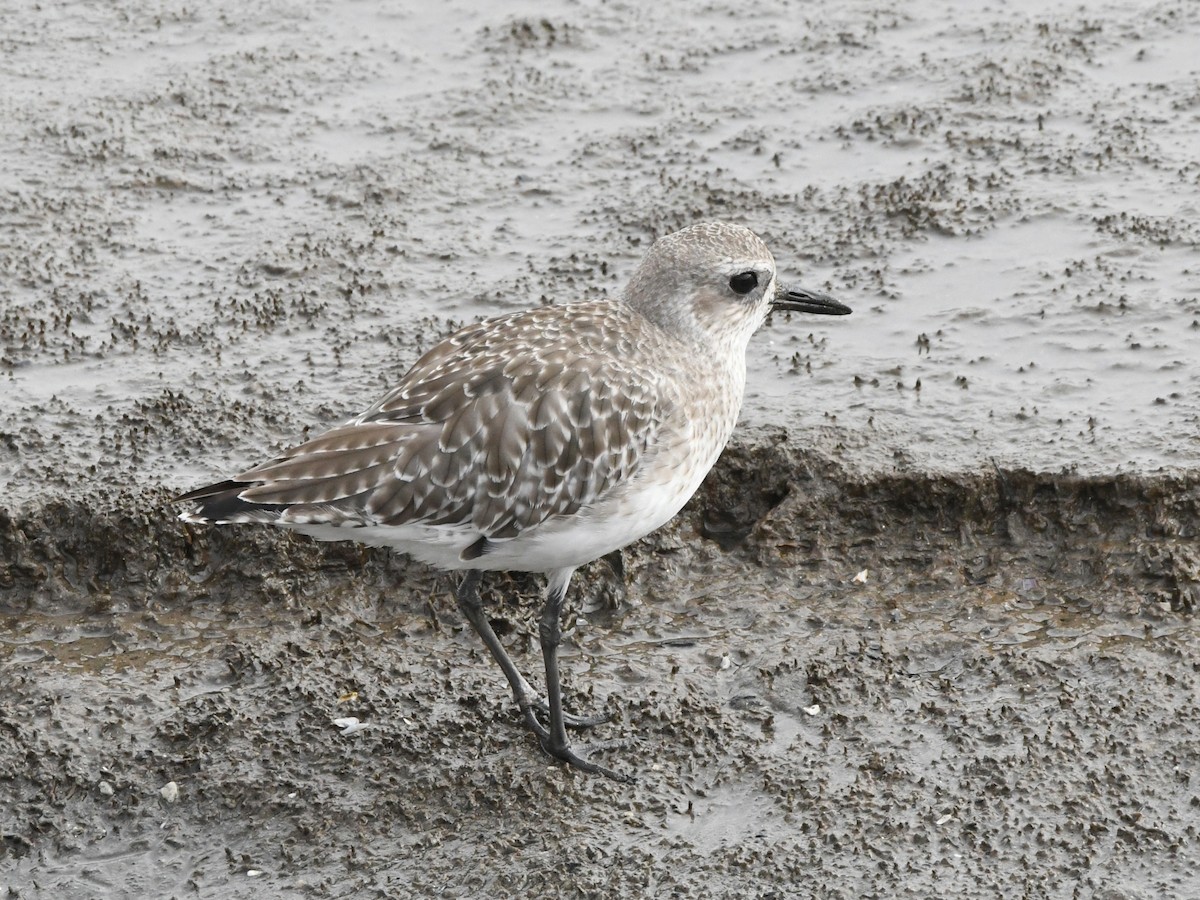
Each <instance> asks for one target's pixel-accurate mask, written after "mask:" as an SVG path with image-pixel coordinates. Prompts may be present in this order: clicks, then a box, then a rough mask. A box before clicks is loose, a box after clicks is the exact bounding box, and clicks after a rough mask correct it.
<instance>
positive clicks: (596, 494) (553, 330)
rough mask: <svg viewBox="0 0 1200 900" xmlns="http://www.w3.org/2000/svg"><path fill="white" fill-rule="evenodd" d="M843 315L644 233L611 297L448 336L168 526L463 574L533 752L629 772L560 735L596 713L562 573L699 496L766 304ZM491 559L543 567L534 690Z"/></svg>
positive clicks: (461, 599) (706, 243)
mask: <svg viewBox="0 0 1200 900" xmlns="http://www.w3.org/2000/svg"><path fill="white" fill-rule="evenodd" d="M850 311H851V310H850V308H849V307H848V306H846V305H844V304H842V303H841V302H839V301H837V300H835V299H833V298H832V297H830V296H829V295H827V294H824V293H821V292H819V291H814V290H809V289H805V288H802V287H798V286H797V287H784V286H783V285H782V284H781V283H780V281H779V280H778V278H777V276H776V267H775V260H774V258H773V257H772V255H771V252H770V250H769V249H768V248H767V245H766V244H765V243H764V242H763V240H762V239H761V238H759V237H758V236H757V235H756V234H755V233H754V232H753V231H751V230H750V229H749V228H746V227H744V226H741V225H734V224H727V223H722V222H702V223H698V224H694V225H691V226H689V227H686V228H683V229H682V230H679V231H676V232H674V233H671V234H667V235H665V236H663V237H660V238H659V239H658V240H656V241H655V242H654V243H653V244H652V245H651V247H650V248H649V250H648V252H647V253H646V255H645V257H644V258H643V260H642V261H641V263H640V264H639V265H638V267H637V268H636V270H635V271H634V272H633V274H632V276H631V278H630V279H629V281H628V284H627V285H626V287H625V289H624V290H623V291H622V292H621V293H620V294H619V295H617V296H615V297H604V298H601V299H596V300H586V301H576V302H568V303H562V304H551V305H544V306H539V307H536V308H533V309H528V310H525V311H523V312H517V313H512V314H508V315H501V316H498V317H494V318H489V319H485V320H483V321H480V322H478V323H475V324H471V325H467V326H465V327H463V328H461V329H459V330H458V331H455V332H454V333H452V334H450V335H449V336H448V337H446V338H444V339H443V340H442V341H441V342H440V343H438V344H437V345H435V346H434V347H433V348H432V349H430V350H428V351H427V352H426V353H424V354H423V355H422V356H421V357H420V358H419V359H418V360H417V361H416V363H414V364H413V366H412V368H410V369H409V370H408V371H407V372H406V373H405V374H404V375H403V376H402V377H401V378H400V379H399V381H398V382H397V383H396V385H395V387H393V388H392V389H391V390H390V391H389V392H388V393H387V394H386V395H385V396H383V397H382V399H380V400H378V401H377V402H376V403H375V404H374V405H372V406H370V407H368V408H367V409H366V410H364V411H363V412H362V413H360V414H359V415H357V416H355V417H354V418H353V419H351V420H350V421H348V422H346V423H344V424H341V425H337V426H336V427H333V428H331V429H330V430H328V431H325V432H324V433H321V434H318V435H317V436H316V437H313V438H311V439H309V440H306V441H304V442H303V443H300V444H298V445H296V446H294V447H291V448H290V449H288V450H285V451H284V452H283V453H282V454H281V455H280V456H278V457H276V458H274V459H271V460H270V461H268V462H264V463H262V464H260V465H257V466H254V467H253V468H250V469H247V470H246V471H244V472H242V473H240V474H238V475H234V476H233V477H232V478H231V479H228V480H225V481H220V482H217V483H214V484H210V485H207V486H205V487H201V488H198V489H196V490H192V491H189V492H187V493H184V494H182V495H180V496H178V497H176V498H175V501H176V502H177V503H179V504H181V505H182V506H183V507H184V509H183V512H181V513H180V515H179V518H181V519H182V520H184V521H185V522H188V523H193V524H203V525H227V524H234V523H260V524H265V525H271V526H277V527H281V528H287V529H291V530H293V531H296V532H300V533H302V534H306V535H310V536H311V537H314V538H316V539H319V540H351V541H358V542H360V543H363V544H367V545H374V546H386V547H391V548H393V549H394V550H397V551H400V552H403V553H406V554H408V555H410V556H412V557H414V558H416V559H418V560H420V561H422V562H425V563H428V564H430V565H432V566H435V567H437V568H439V569H442V570H446V571H449V572H461V573H462V577H461V579H460V580H459V582H458V585H457V588H456V589H455V598H456V601H457V605H458V608H459V609H460V611H461V614H462V616H463V617H464V618H465V619H466V620H467V622H469V623H470V625H471V627H472V628H473V629H474V630H475V631H476V632H477V633H478V635H479V637H480V638H481V639H482V641H483V643H484V645H485V646H486V648H487V650H488V652H489V653H490V654H491V656H492V657H493V659H494V660H495V662H496V663H497V664H498V665H499V667H500V669H501V670H502V672H503V673H504V676H505V678H506V680H507V681H508V684H509V687H510V688H511V689H512V693H513V698H514V700H515V702H516V705H517V708H518V709H519V710H520V714H521V717H522V719H523V721H524V724H525V726H526V727H527V728H528V729H529V730H530V731H531V732H533V734H534V735H536V737H537V739H538V741H539V742H540V744H541V746H542V748H543V749H544V750H545V751H546V752H547V753H548V754H549V755H550V756H552V757H554V758H555V759H557V760H559V761H561V762H563V763H566V764H568V765H570V766H573V767H575V768H577V769H579V770H582V771H584V772H588V773H593V774H597V775H603V776H606V777H608V778H612V779H615V780H617V781H632V780H633V777H632V776H630V775H628V774H625V773H619V772H617V771H615V770H614V769H611V768H609V767H607V766H604V765H601V764H599V763H597V762H595V761H593V760H592V759H589V758H588V757H586V756H584V755H583V754H581V753H579V752H577V751H576V749H575V748H574V747H573V746H572V744H571V742H570V740H569V738H568V736H567V728H572V729H576V728H588V727H592V726H595V725H598V724H601V723H602V722H605V721H607V717H606V716H583V715H573V714H571V713H568V712H566V711H565V710H564V709H563V700H562V688H561V678H560V673H559V665H558V647H559V644H560V642H561V637H562V625H561V621H562V611H563V605H564V601H565V598H566V595H567V588H568V585H569V584H570V582H571V576H572V574H573V573H574V572H575V570H576V569H577V568H578V567H580V566H581V565H584V564H586V563H588V562H591V561H593V560H596V559H600V558H609V559H610V560H611V559H612V558H613V555H614V554H616V553H617V552H618V551H619V550H620V548H622V547H624V546H625V545H627V544H629V543H632V542H633V541H635V540H638V539H639V538H641V537H643V536H645V535H647V534H649V533H650V532H652V531H654V530H655V529H657V528H659V527H661V526H662V525H664V524H666V523H667V522H668V521H669V520H670V519H671V518H673V517H674V516H675V515H676V513H678V512H679V511H680V510H681V509H682V508H683V506H684V504H686V503H687V501H688V500H689V499H690V498H691V497H692V495H693V494H694V493H695V492H696V490H697V489H698V488H699V486H700V484H701V482H702V481H703V479H704V477H705V476H706V475H707V474H708V472H709V470H710V469H711V468H712V467H713V465H714V464H715V463H716V461H717V458H718V456H719V455H720V454H721V451H722V450H723V449H724V447H725V444H726V442H727V441H728V440H729V438H730V435H731V434H732V432H733V430H734V425H735V424H736V422H737V419H738V415H739V412H740V410H741V405H742V399H743V395H744V393H745V383H746V353H747V349H748V346H749V342H750V338H751V336H752V335H753V334H754V332H755V331H757V330H758V328H759V327H760V326H761V325H762V324H763V323H764V322H765V321H766V319H767V317H768V316H769V315H771V313H793V312H795V313H810V314H817V315H846V314H848V313H850ZM618 558H619V557H618ZM493 571H517V572H535V573H544V575H545V577H546V590H545V595H544V599H543V602H542V607H541V612H540V615H539V618H538V639H539V643H540V645H541V651H542V662H543V667H544V675H545V692H546V693H545V699H542V698H540V697H539V696H538V694H537V692H536V691H535V689H534V688H533V686H532V685H531V684H530V682H529V681H528V680H527V679H526V678H525V676H524V675H523V674H522V673H521V671H520V670H519V669H518V667H517V666H516V665H515V664H514V663H513V661H512V659H511V657H510V656H509V654H508V652H507V651H506V649H505V648H504V645H503V644H502V643H501V642H500V640H499V638H498V637H497V636H496V634H495V632H494V631H493V629H492V626H491V623H490V621H489V619H488V616H487V615H486V612H485V609H484V606H483V602H482V600H481V597H480V592H479V588H480V584H481V579H482V576H483V573H484V572H493Z"/></svg>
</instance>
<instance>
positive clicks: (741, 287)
mask: <svg viewBox="0 0 1200 900" xmlns="http://www.w3.org/2000/svg"><path fill="white" fill-rule="evenodd" d="M729 287H730V288H732V289H733V292H734V293H735V294H748V293H750V292H751V291H752V290H754V289H755V288H756V287H758V275H756V274H755V273H754V272H738V274H736V275H734V276H733V277H732V278H730V279H729Z"/></svg>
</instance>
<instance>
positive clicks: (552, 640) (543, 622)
mask: <svg viewBox="0 0 1200 900" xmlns="http://www.w3.org/2000/svg"><path fill="white" fill-rule="evenodd" d="M573 571H574V569H559V570H557V571H554V572H551V573H550V584H549V585H548V586H547V588H546V604H545V605H544V606H543V607H542V616H541V618H540V619H539V620H538V636H539V637H540V638H541V643H542V658H543V660H544V661H545V663H546V699H547V700H548V701H549V704H550V729H549V733H548V734H547V735H545V736H543V735H541V734H540V733H539V734H538V737H539V738H541V741H542V746H543V747H544V748H545V750H546V752H547V753H549V754H550V755H551V756H554V757H556V758H557V759H561V760H562V761H563V762H565V763H569V764H571V765H573V766H575V767H576V768H578V769H583V771H585V772H594V773H596V774H597V775H604V776H607V777H608V778H612V779H614V780H616V781H633V779H632V778H630V777H629V776H628V775H620V774H618V773H616V772H614V771H613V770H612V769H609V768H606V767H604V766H601V765H598V764H597V763H594V762H590V761H589V760H586V759H584V758H583V757H582V756H580V755H579V754H577V753H576V752H575V751H574V750H572V749H571V744H570V742H569V741H568V740H567V729H566V722H565V719H564V717H563V708H562V682H561V680H560V678H559V675H558V645H559V643H560V642H561V640H562V608H563V600H564V599H565V598H566V596H567V585H568V584H570V582H571V573H572V572H573Z"/></svg>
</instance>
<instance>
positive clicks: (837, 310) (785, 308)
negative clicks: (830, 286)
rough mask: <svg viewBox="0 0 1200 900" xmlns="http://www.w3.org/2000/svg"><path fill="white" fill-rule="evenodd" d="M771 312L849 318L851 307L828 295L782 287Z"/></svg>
mask: <svg viewBox="0 0 1200 900" xmlns="http://www.w3.org/2000/svg"><path fill="white" fill-rule="evenodd" d="M771 312H802V313H815V314H816V315H818V316H848V315H850V312H851V310H850V307H848V306H847V305H846V304H844V303H839V302H838V301H836V300H834V299H833V298H832V297H830V296H829V295H828V294H822V293H821V292H820V291H810V290H808V289H807V288H801V287H790V288H789V287H781V288H780V289H779V293H778V294H776V295H775V302H774V303H772V304H771Z"/></svg>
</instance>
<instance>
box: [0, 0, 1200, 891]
mask: <svg viewBox="0 0 1200 900" xmlns="http://www.w3.org/2000/svg"><path fill="white" fill-rule="evenodd" d="M965 6H967V5H964V4H950V3H939V2H934V0H921V2H916V3H912V4H908V5H907V6H906V7H905V8H904V9H902V10H897V9H893V8H892V7H891V6H886V5H871V4H850V5H844V6H842V7H839V8H836V9H834V8H831V7H829V5H827V4H815V3H806V2H800V3H795V2H777V3H765V4H759V5H757V7H756V9H755V11H754V12H753V14H748V13H747V12H746V11H745V9H743V8H742V7H741V6H738V5H726V4H719V3H705V4H696V5H693V4H683V3H678V2H667V3H662V4H655V5H645V4H641V5H625V4H619V3H618V4H612V3H565V2H563V3H558V2H552V3H542V4H537V5H532V4H531V5H529V6H528V7H520V6H512V7H510V6H504V7H500V6H496V5H494V4H484V3H481V2H480V3H467V2H451V3H450V4H423V5H416V4H412V5H410V4H392V3H381V2H375V0H359V2H355V3H353V4H340V3H322V2H318V0H309V2H298V3H294V4H282V3H276V2H251V3H239V4H232V3H226V2H217V3H214V4H208V5H205V6H190V5H180V4H177V3H169V2H144V3H143V2H138V3H114V4H109V3H105V4H101V3H87V2H84V3H69V4H56V5H46V4H43V5H41V6H28V7H20V8H13V9H8V10H6V11H5V13H4V15H3V17H2V18H3V23H4V24H3V27H2V28H0V76H2V77H0V80H2V83H3V88H0V158H3V159H4V161H5V164H4V165H3V166H0V683H2V684H4V685H5V687H6V688H7V689H6V690H5V691H3V692H0V888H5V889H7V891H8V895H9V896H12V897H23V898H55V900H57V898H91V897H125V896H138V897H191V896H198V897H206V898H207V897H216V898H234V897H254V898H264V897H288V898H292V897H295V898H302V897H424V896H447V897H539V896H547V897H552V896H559V897H596V898H601V897H603V898H608V897H622V898H624V897H627V898H641V897H649V896H654V897H659V896H661V897H679V898H709V897H711V898H718V897H738V898H742V897H781V898H782V897H789V898H790V897H814V898H862V897H879V898H883V897H888V898H891V897H911V898H928V897H931V896H944V897H965V898H1010V897H1023V898H1054V900H1060V898H1061V900H1151V898H1163V897H1169V898H1190V897H1198V896H1200V874H1197V873H1198V871H1200V870H1198V868H1197V866H1196V859H1197V858H1200V624H1198V620H1197V605H1198V604H1200V549H1198V546H1200V545H1198V544H1197V533H1196V532H1197V523H1198V522H1200V469H1198V468H1197V465H1196V460H1197V458H1198V456H1200V400H1198V398H1200V353H1197V346H1198V345H1197V341H1198V340H1200V280H1197V279H1198V275H1197V272H1198V271H1200V269H1198V268H1197V265H1196V251H1197V249H1198V244H1200V233H1198V232H1197V226H1196V224H1195V222H1196V216H1195V197H1196V188H1197V184H1198V180H1200V169H1198V167H1197V162H1196V154H1195V133H1196V110H1197V108H1198V107H1200V99H1198V98H1200V78H1198V76H1197V72H1196V67H1195V63H1194V53H1195V46H1196V41H1197V40H1198V39H1200V8H1198V7H1196V6H1195V4H1193V3H1190V2H1182V0H1181V2H1163V3H1149V4H1140V3H1138V4H1135V3H1095V4H1083V5H1080V4H1078V3H1062V4H1059V3H1055V2H1049V3H1047V2H1044V0H1039V2H1036V3H1035V2H1029V3H1025V2H1009V3H1005V4H997V5H988V6H979V7H977V8H969V9H968V8H964V7H965ZM713 218H723V219H729V220H732V221H737V222H742V223H745V224H747V225H749V226H751V227H753V228H755V229H756V230H758V231H760V232H761V233H763V234H764V236H766V237H767V238H768V240H769V243H770V245H771V246H772V247H773V249H774V251H775V254H776V257H777V260H778V263H779V266H780V269H781V272H784V273H786V274H787V276H788V277H789V278H795V279H796V280H798V281H800V282H802V283H805V284H810V285H812V286H813V287H817V288H822V289H827V290H830V291H832V292H834V293H835V294H836V295H838V296H839V297H840V298H841V299H843V300H845V301H846V302H847V303H849V304H850V305H851V306H853V307H854V308H855V315H854V316H852V317H849V318H848V319H846V320H844V321H841V322H836V323H831V322H828V321H820V322H814V321H802V320H801V319H800V318H799V317H794V318H792V319H790V320H784V319H781V320H777V321H774V322H772V323H771V324H770V325H769V326H768V327H767V328H765V329H764V331H763V333H762V334H760V335H759V336H758V337H757V338H756V340H755V342H754V344H753V346H752V351H751V358H750V368H751V372H750V386H749V399H748V404H747V413H746V419H747V422H746V427H745V428H743V429H742V430H741V432H740V433H739V435H738V437H737V438H736V439H735V442H734V444H733V445H732V446H731V447H730V448H729V450H728V451H727V452H726V453H725V455H724V456H723V457H722V459H721V461H720V462H719V464H718V466H717V468H716V469H715V470H714V472H713V474H712V476H711V477H710V478H709V480H708V481H707V482H706V483H705V485H704V486H703V488H702V489H701V491H700V493H699V494H698V495H697V497H696V498H695V499H694V501H693V502H692V503H691V504H690V505H689V507H688V508H687V509H686V510H685V512H684V513H683V514H682V515H681V516H680V517H679V518H678V519H677V520H676V521H675V522H673V523H671V524H670V525H669V526H668V527H666V528H664V529H663V530H661V531H660V532H659V533H657V534H655V535H652V536H650V537H649V538H647V539H646V540H643V541H641V542H639V543H637V544H635V545H633V546H631V547H629V548H627V550H626V551H625V554H624V562H625V566H624V568H625V574H624V577H622V578H618V577H617V576H616V575H615V574H614V573H613V572H612V571H610V570H609V568H608V567H606V566H605V565H604V564H603V563H596V564H593V565H592V566H590V567H587V568H586V569H584V570H581V572H580V573H579V574H578V575H577V576H576V579H575V582H574V585H573V591H572V596H571V598H570V601H569V610H568V613H567V622H566V626H567V628H566V631H567V637H566V646H565V647H564V654H563V656H564V659H563V664H564V668H565V673H564V674H565V678H566V683H567V705H568V707H569V708H570V709H572V710H575V711H579V712H587V711H600V710H603V711H606V712H608V713H610V714H611V715H612V720H611V721H610V722H609V723H607V724H605V725H603V726H600V727H599V728H597V729H595V730H594V732H592V733H590V734H588V735H584V736H580V737H579V740H580V741H582V742H588V741H589V740H592V741H595V742H596V744H597V746H596V747H595V748H594V749H592V751H591V752H593V753H594V754H595V755H596V756H597V758H599V759H601V760H602V761H603V762H605V763H606V764H608V765H611V766H613V767H614V768H617V769H620V770H622V771H628V772H630V773H633V774H636V775H637V778H638V780H637V783H636V784H634V785H621V784H617V783H613V782H610V781H607V780H604V779H600V778H594V777H587V776H584V775H581V774H579V773H577V772H575V771H572V770H569V769H565V768H563V767H561V766H559V765H557V764H555V763H554V762H553V761H551V760H550V759H548V758H547V757H546V756H544V755H543V754H542V753H541V751H540V750H539V748H538V747H537V745H536V742H535V741H534V740H533V739H532V738H531V737H530V736H529V735H528V733H527V732H525V731H524V730H523V729H522V727H521V726H520V722H519V717H518V715H517V714H516V711H515V710H514V709H513V707H512V703H511V698H510V697H508V695H507V691H506V689H505V687H504V682H503V679H502V677H501V676H500V674H499V672H498V671H496V669H495V667H494V665H493V664H492V663H491V661H490V660H489V659H488V658H487V656H486V653H485V652H484V650H483V649H482V647H481V646H479V644H478V641H477V639H476V638H475V637H474V635H473V634H472V633H471V632H470V631H469V629H465V628H464V626H463V625H462V623H461V621H460V619H459V616H458V614H457V612H456V610H455V608H454V604H453V601H452V599H451V596H450V594H449V580H448V578H447V577H446V576H444V575H440V574H439V573H437V572H434V571H432V570H430V569H428V568H426V567H423V566H420V565H418V564H416V563H413V562H411V561H409V560H408V559H406V558H404V557H401V556H397V555H394V554H391V553H388V552H386V551H381V550H366V549H363V548H360V547H357V546H354V545H320V544H316V543H313V542H310V541H307V540H305V539H302V538H298V537H293V536H289V535H286V534H280V533H275V532H273V531H270V530H268V529H256V528H251V527H246V528H229V529H192V528H186V527H184V526H183V525H181V524H180V523H178V522H177V521H176V520H175V518H174V510H173V509H172V507H171V505H170V503H169V498H170V497H171V496H172V495H173V494H174V493H176V492H178V491H180V490H184V489H186V488H189V487H193V486H195V485H196V484H198V483H200V482H202V481H205V480H209V479H212V478H214V477H219V476H221V475H224V474H228V473H229V472H230V471H231V470H233V469H236V468H239V467H242V466H245V465H246V464H249V463H253V462H256V461H259V460H261V459H263V458H264V457H266V456H268V455H269V454H270V453H271V452H272V450H273V449H275V448H277V447H278V446H279V445H280V444H282V443H285V442H290V441H293V440H295V439H297V438H299V437H303V436H304V435H305V434H306V433H309V432H311V431H314V430H320V429H323V428H325V427H328V426H330V425H333V424H335V423H337V422H338V421H339V420H341V419H342V418H344V417H345V416H348V415H350V414H353V413H354V412H356V411H357V410H358V409H360V408H362V407H364V406H366V405H367V404H369V403H370V402H371V401H373V400H374V399H375V398H376V397H377V396H378V395H379V394H380V393H381V392H382V391H383V390H384V389H385V388H386V386H387V384H388V383H389V382H390V381H392V380H394V378H395V377H396V376H397V375H398V374H399V373H401V372H402V371H403V370H404V369H405V368H406V367H407V365H408V364H409V363H411V361H412V360H413V359H414V358H415V357H416V356H417V354H418V353H419V352H420V351H421V350H422V349H423V348H426V347H428V346H430V345H431V344H432V342H434V341H435V340H437V339H438V338H439V337H440V336H441V335H443V334H445V333H446V332H447V331H449V330H450V329H451V328H453V327H454V326H455V325H456V324H458V323H461V322H463V321H468V320H471V319H474V318H476V317H478V316H481V315H486V314H492V313H497V312H503V311H507V310H512V309H519V308H523V307H527V306H530V305H536V304H538V303H547V302H562V301H564V300H567V299H573V298H583V297H598V296H603V295H605V294H610V293H611V292H613V291H616V290H619V288H620V286H621V284H622V283H623V281H624V279H625V277H626V276H627V275H628V273H629V272H630V270H631V269H632V267H633V265H635V264H636V261H637V259H638V258H639V257H640V256H641V255H642V253H643V252H644V250H645V247H646V246H647V243H648V242H649V241H650V240H652V239H653V238H654V237H655V236H657V235H659V234H662V233H664V232H666V231H669V230H672V229H674V228H676V227H679V226H681V225H684V224H687V223H690V222H693V221H696V220H700V219H713ZM540 588H541V585H540V583H539V580H538V578H537V577H535V576H527V575H513V576H496V577H491V578H489V579H488V581H487V582H486V583H485V592H486V599H487V600H488V602H489V603H490V604H491V608H492V610H493V615H494V622H495V625H496V628H497V631H498V632H499V633H500V634H501V636H502V639H503V640H504V641H505V642H506V643H507V644H508V646H509V648H510V650H511V652H512V654H513V656H514V658H515V659H516V660H517V661H518V662H519V664H520V665H521V666H522V668H523V669H524V670H525V671H526V672H527V673H528V674H530V675H531V676H533V677H534V679H535V680H537V674H538V673H537V668H538V666H539V664H540V657H539V653H538V651H537V649H536V634H537V628H536V621H535V618H536V607H537V602H538V600H537V597H538V592H539V590H540ZM351 718H354V719H357V720H358V723H359V726H365V727H358V728H357V729H356V728H354V727H350V728H347V727H345V726H344V725H343V726H338V725H335V724H334V722H335V720H348V719H351Z"/></svg>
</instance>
